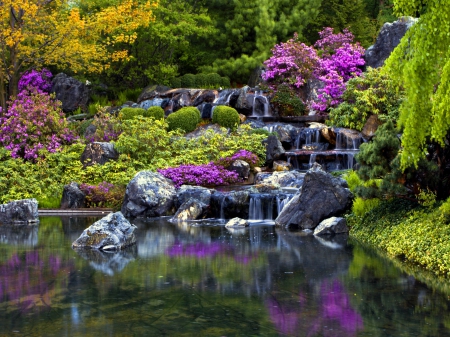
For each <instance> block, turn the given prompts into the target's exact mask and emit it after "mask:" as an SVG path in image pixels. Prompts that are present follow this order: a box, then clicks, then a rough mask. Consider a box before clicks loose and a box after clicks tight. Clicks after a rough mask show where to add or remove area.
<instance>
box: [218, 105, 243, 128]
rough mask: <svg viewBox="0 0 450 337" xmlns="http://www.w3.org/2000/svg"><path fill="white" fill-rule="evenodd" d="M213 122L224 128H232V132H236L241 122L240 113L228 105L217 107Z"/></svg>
mask: <svg viewBox="0 0 450 337" xmlns="http://www.w3.org/2000/svg"><path fill="white" fill-rule="evenodd" d="M212 121H213V123H217V124H219V125H220V126H223V127H224V128H230V129H231V130H236V129H237V127H238V125H239V123H240V122H241V120H240V118H239V113H238V112H237V111H236V109H233V108H231V107H229V106H226V105H219V106H216V107H215V109H214V112H213V116H212Z"/></svg>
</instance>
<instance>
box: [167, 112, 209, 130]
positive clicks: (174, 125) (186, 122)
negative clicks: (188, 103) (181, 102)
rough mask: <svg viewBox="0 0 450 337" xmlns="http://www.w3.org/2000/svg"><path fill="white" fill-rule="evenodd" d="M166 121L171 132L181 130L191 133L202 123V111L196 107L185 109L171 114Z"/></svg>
mask: <svg viewBox="0 0 450 337" xmlns="http://www.w3.org/2000/svg"><path fill="white" fill-rule="evenodd" d="M166 121H167V123H168V125H169V127H168V128H169V131H172V130H176V129H180V130H182V131H184V132H191V131H194V130H195V128H196V127H197V124H198V123H199V122H200V121H201V116H200V111H199V110H198V109H197V108H194V107H184V108H181V109H180V110H178V111H176V112H174V113H172V114H170V115H169V116H168V117H167V119H166Z"/></svg>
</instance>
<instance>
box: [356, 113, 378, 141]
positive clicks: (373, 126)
mask: <svg viewBox="0 0 450 337" xmlns="http://www.w3.org/2000/svg"><path fill="white" fill-rule="evenodd" d="M381 124H382V123H381V121H380V119H379V118H378V115H370V117H369V118H368V119H367V121H366V124H364V127H363V129H362V131H361V134H362V135H363V137H364V138H366V139H367V140H370V139H371V138H372V137H373V136H374V134H375V131H377V129H378V127H379V126H380V125H381Z"/></svg>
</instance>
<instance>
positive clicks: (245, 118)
mask: <svg viewBox="0 0 450 337" xmlns="http://www.w3.org/2000/svg"><path fill="white" fill-rule="evenodd" d="M239 120H240V123H241V124H243V123H245V122H246V121H247V116H246V115H243V114H239Z"/></svg>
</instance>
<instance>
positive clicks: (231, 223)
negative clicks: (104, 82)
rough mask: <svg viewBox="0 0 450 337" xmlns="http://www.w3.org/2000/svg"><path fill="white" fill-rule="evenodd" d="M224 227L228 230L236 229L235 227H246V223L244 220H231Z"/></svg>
mask: <svg viewBox="0 0 450 337" xmlns="http://www.w3.org/2000/svg"><path fill="white" fill-rule="evenodd" d="M225 227H227V228H229V227H231V228H233V227H234V228H236V227H240V228H242V227H248V221H247V220H245V219H241V218H233V219H231V220H230V221H228V222H227V224H226V225H225Z"/></svg>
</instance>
